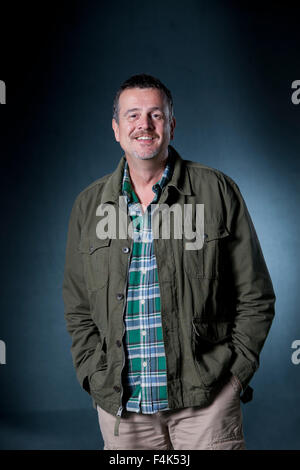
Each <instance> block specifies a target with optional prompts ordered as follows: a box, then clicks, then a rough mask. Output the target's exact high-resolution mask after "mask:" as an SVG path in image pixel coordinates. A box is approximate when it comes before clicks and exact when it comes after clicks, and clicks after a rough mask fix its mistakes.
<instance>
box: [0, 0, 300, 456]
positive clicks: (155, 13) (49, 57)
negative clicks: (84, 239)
mask: <svg viewBox="0 0 300 470" xmlns="http://www.w3.org/2000/svg"><path fill="white" fill-rule="evenodd" d="M280 3H281V2H280ZM280 3H277V2H272V3H270V6H267V4H266V3H264V5H265V6H264V7H260V6H258V5H255V3H253V2H251V3H249V4H248V5H247V3H243V6H241V5H239V4H238V3H237V2H236V3H235V2H230V1H226V2H221V1H219V2H217V1H210V2H205V1H199V0H198V1H196V0H194V1H192V0H185V1H177V2H174V1H171V0H164V1H163V2H162V1H157V0H153V1H152V2H149V3H141V2H138V1H136V0H132V1H130V2H124V1H114V2H99V1H98V2H96V1H86V2H79V1H78V2H75V1H73V2H69V3H67V2H53V3H48V4H47V3H44V2H42V4H39V3H37V4H35V3H34V2H29V3H26V4H25V5H23V6H22V7H21V6H20V5H18V4H15V5H14V8H11V9H8V6H6V7H4V6H3V7H2V6H1V8H2V13H3V17H2V19H1V22H2V24H3V28H2V30H1V54H2V57H1V65H0V79H1V80H5V82H6V85H7V105H5V106H1V108H0V117H1V121H0V122H1V130H0V138H1V141H0V151H1V169H2V171H1V175H2V177H1V221H2V223H1V233H0V237H1V248H2V249H1V252H2V257H1V258H2V269H1V311H0V312H1V316H0V339H1V340H4V341H5V343H6V347H7V364H6V365H1V366H0V416H1V417H0V448H1V449H99V448H102V446H103V442H102V439H101V435H100V431H99V428H98V423H97V415H96V412H95V410H94V409H93V408H92V406H91V400H90V397H89V395H88V394H87V393H85V392H84V391H83V390H81V388H80V386H79V384H78V382H77V380H76V378H75V372H74V370H73V366H72V360H71V355H70V344H71V340H70V337H69V336H68V333H67V331H66V328H65V322H64V316H63V301H62V289H61V286H62V280H63V268H64V256H65V243H66V235H67V225H68V219H69V215H70V210H71V207H72V204H73V202H74V199H75V197H76V196H77V194H78V193H79V192H80V191H81V190H82V189H84V188H85V187H86V186H87V185H88V184H89V183H91V182H92V181H94V180H95V179H97V178H99V177H101V176H103V175H104V174H106V173H108V172H111V171H113V170H114V169H115V167H116V165H117V163H118V161H119V159H120V157H121V155H122V152H121V149H120V147H119V145H118V144H117V143H116V142H115V141H114V138H113V133H112V129H111V109H112V100H113V96H114V93H115V91H116V90H117V88H118V86H119V85H120V83H121V82H122V81H123V80H125V79H126V78H128V77H129V76H130V75H132V74H135V73H140V72H146V73H150V74H152V75H155V76H158V77H159V78H160V79H161V80H162V81H163V82H164V83H165V84H166V85H167V86H168V87H169V88H170V89H171V91H172V94H173V98H174V102H175V116H176V119H177V127H176V132H175V139H174V141H173V145H174V147H175V148H176V149H177V150H178V151H179V152H180V154H181V155H182V157H183V158H185V159H189V160H194V161H199V162H202V163H203V164H205V165H209V166H212V167H215V168H218V169H219V170H221V171H223V172H225V173H226V174H228V175H229V176H231V177H232V178H233V179H234V180H235V181H236V183H237V184H238V186H239V188H240V190H241V191H242V194H243V196H244V198H245V200H246V203H247V206H248V209H249V211H250V214H251V216H252V219H253V222H254V224H255V227H256V230H257V233H258V236H259V239H260V242H261V245H262V249H263V252H264V256H265V259H266V262H267V265H268V268H269V271H270V274H271V277H272V280H273V284H274V289H275V293H276V296H277V302H276V317H275V320H274V323H273V325H272V328H271V331H270V334H269V336H268V338H267V341H266V344H265V347H264V349H263V352H262V354H261V367H260V368H259V370H258V371H257V373H256V374H255V376H254V378H253V380H252V381H251V385H252V387H253V388H254V389H255V392H254V400H253V401H252V402H250V403H248V404H246V405H242V409H243V416H244V431H245V436H246V443H247V447H248V449H300V436H299V424H300V410H299V388H300V374H299V372H300V365H298V366H297V365H294V364H293V363H292V361H291V354H292V352H293V350H292V349H291V344H292V342H293V341H294V340H295V339H300V317H299V254H298V253H299V202H300V201H299V176H300V171H299V170H300V164H299V140H300V133H299V131H300V128H299V127H300V126H299V123H300V105H299V106H296V105H294V104H293V103H292V101H291V94H292V89H291V83H292V82H293V81H294V80H296V79H300V62H299V50H300V38H299V24H298V19H297V17H299V9H298V10H296V9H295V7H290V6H289V5H288V4H287V3H284V5H285V6H284V7H283V6H280ZM20 4H21V2H20ZM22 4H23V2H22ZM47 5H48V6H47Z"/></svg>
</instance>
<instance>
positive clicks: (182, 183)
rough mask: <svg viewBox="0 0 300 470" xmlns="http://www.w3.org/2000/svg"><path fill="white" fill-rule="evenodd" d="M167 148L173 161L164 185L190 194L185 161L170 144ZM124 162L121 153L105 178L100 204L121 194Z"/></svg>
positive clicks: (124, 159) (114, 199) (184, 193)
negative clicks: (114, 168) (110, 172)
mask: <svg viewBox="0 0 300 470" xmlns="http://www.w3.org/2000/svg"><path fill="white" fill-rule="evenodd" d="M168 148H169V152H170V157H171V158H172V160H173V163H174V170H173V174H172V177H171V179H170V181H169V182H168V183H167V185H166V186H167V187H168V186H173V187H174V188H175V189H176V190H177V191H179V192H180V193H181V194H183V195H187V196H190V195H191V194H192V191H191V183H190V178H189V174H188V170H187V167H186V165H185V161H184V160H183V159H182V158H181V157H180V155H179V154H178V153H177V152H176V150H175V149H174V148H173V147H172V146H171V145H169V147H168ZM125 162H126V157H125V155H123V156H122V158H121V160H120V161H119V164H118V166H117V168H116V170H115V171H114V172H113V173H112V174H111V175H110V177H109V178H108V179H107V181H106V183H105V185H104V188H103V192H102V197H101V203H102V204H104V203H107V202H117V201H118V198H119V196H122V180H123V174H124V166H125Z"/></svg>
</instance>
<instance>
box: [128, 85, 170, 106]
mask: <svg viewBox="0 0 300 470" xmlns="http://www.w3.org/2000/svg"><path fill="white" fill-rule="evenodd" d="M166 105H167V103H166V99H165V95H164V93H163V92H162V91H161V90H159V89H157V88H126V90H123V91H122V93H121V95H120V98H119V106H120V108H122V109H123V108H126V109H127V108H139V107H143V106H149V107H153V106H156V107H161V108H163V107H165V106H166ZM126 109H124V110H125V111H126Z"/></svg>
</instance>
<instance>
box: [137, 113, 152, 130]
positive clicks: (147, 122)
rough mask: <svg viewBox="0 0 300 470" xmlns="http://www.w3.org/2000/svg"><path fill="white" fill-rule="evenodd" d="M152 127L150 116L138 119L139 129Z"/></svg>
mask: <svg viewBox="0 0 300 470" xmlns="http://www.w3.org/2000/svg"><path fill="white" fill-rule="evenodd" d="M153 127H154V126H153V122H152V119H151V116H149V115H148V114H146V115H143V116H141V117H140V119H139V122H138V128H139V129H153Z"/></svg>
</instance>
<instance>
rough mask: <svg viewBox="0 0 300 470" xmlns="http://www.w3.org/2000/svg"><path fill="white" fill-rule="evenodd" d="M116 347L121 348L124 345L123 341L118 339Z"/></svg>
mask: <svg viewBox="0 0 300 470" xmlns="http://www.w3.org/2000/svg"><path fill="white" fill-rule="evenodd" d="M116 345H117V346H119V348H120V347H121V346H122V343H121V341H120V340H119V339H117V341H116Z"/></svg>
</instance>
